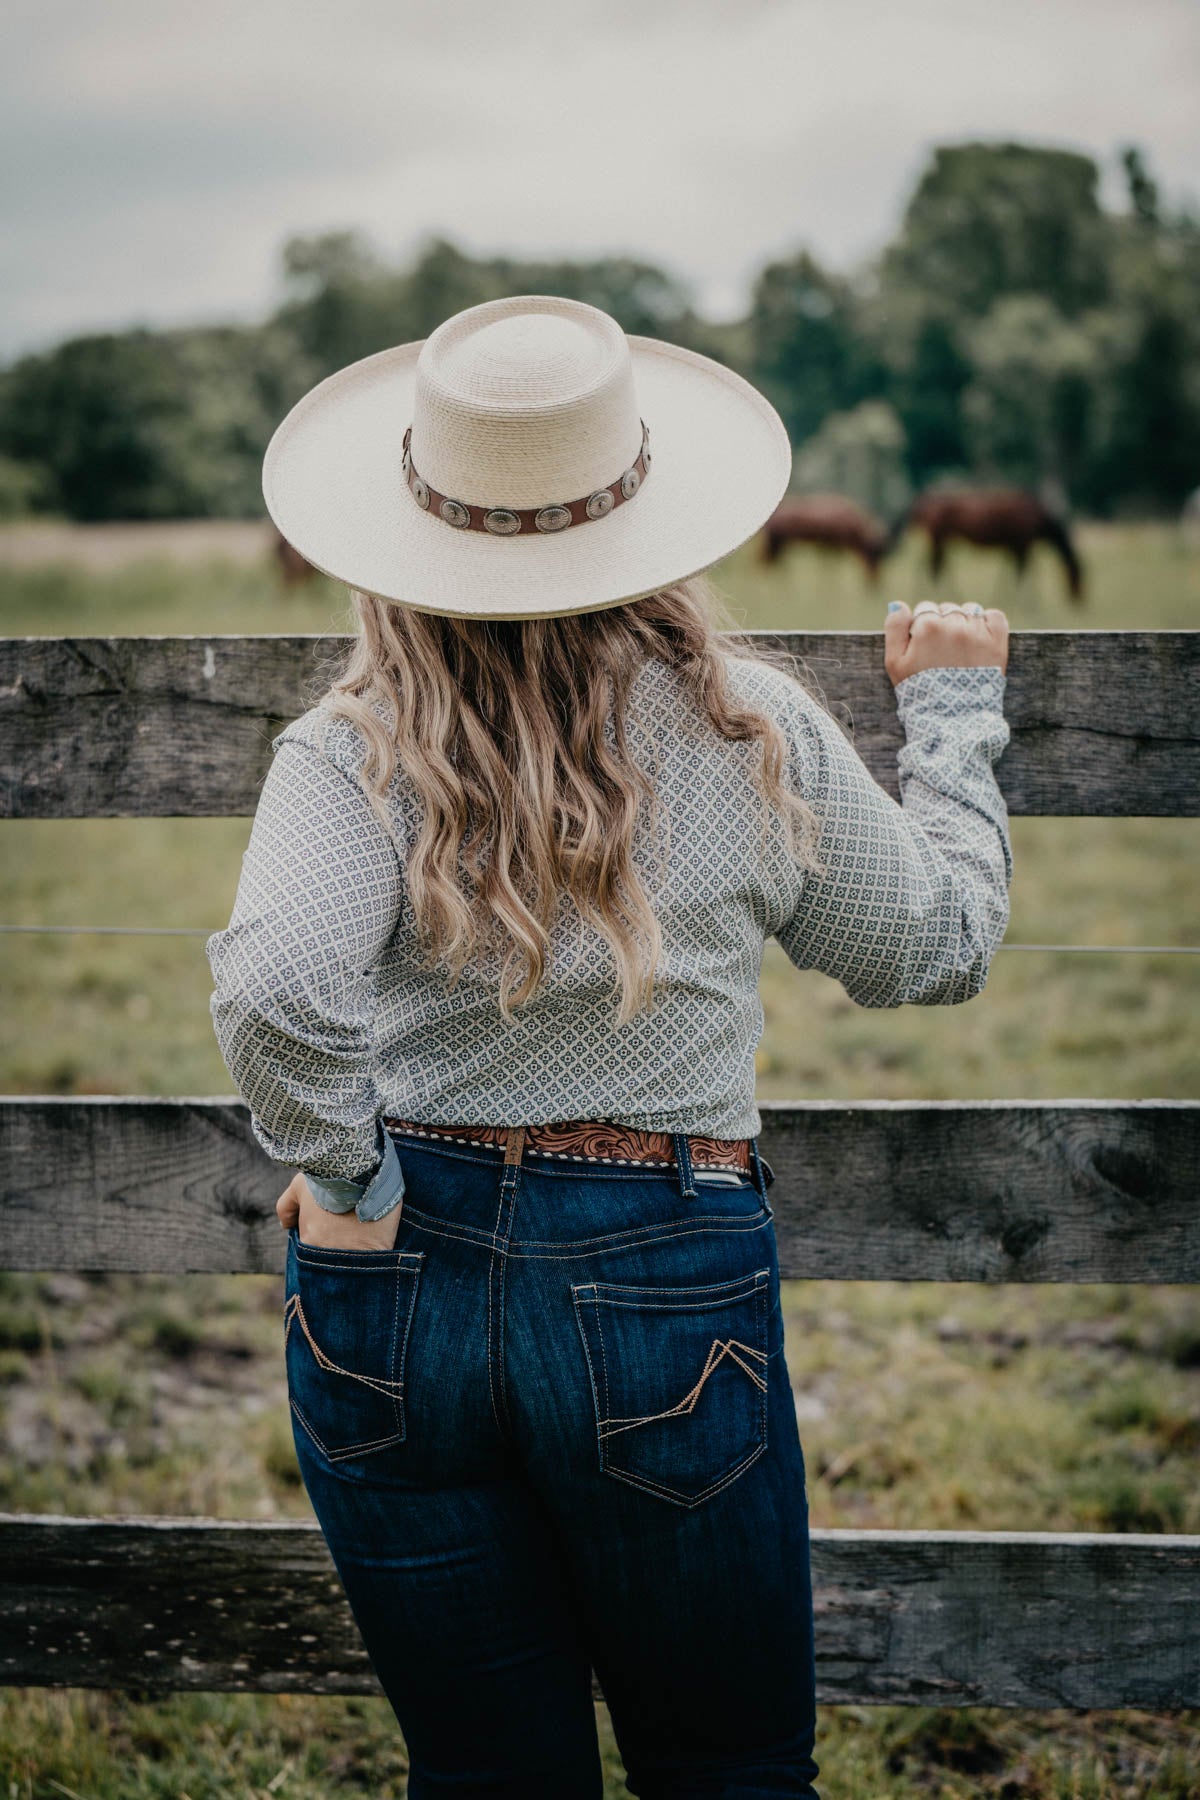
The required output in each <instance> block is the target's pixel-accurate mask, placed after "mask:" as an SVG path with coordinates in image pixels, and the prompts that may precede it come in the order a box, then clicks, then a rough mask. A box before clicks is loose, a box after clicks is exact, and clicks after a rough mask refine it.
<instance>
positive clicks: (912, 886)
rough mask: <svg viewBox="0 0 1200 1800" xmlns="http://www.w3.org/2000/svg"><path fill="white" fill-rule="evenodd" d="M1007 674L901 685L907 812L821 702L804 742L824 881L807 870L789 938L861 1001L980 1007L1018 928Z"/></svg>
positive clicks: (806, 716)
mask: <svg viewBox="0 0 1200 1800" xmlns="http://www.w3.org/2000/svg"><path fill="white" fill-rule="evenodd" d="M1005 682H1006V676H1005V672H1004V670H1003V669H1001V668H999V667H996V666H992V667H986V668H946V667H939V668H932V669H921V670H918V672H917V673H916V674H915V675H909V676H908V677H907V678H906V679H905V680H903V681H901V682H900V683H899V684H898V685H897V687H896V690H895V692H896V706H897V711H898V713H899V717H900V721H901V724H902V725H903V727H904V732H905V739H906V741H905V743H904V745H903V747H902V748H901V750H900V753H899V760H898V773H899V781H900V792H901V802H902V803H901V804H897V802H896V801H895V800H893V799H892V797H891V795H890V794H888V793H887V792H886V791H885V790H884V789H883V788H882V787H880V785H879V784H878V782H877V781H875V779H874V778H873V777H872V775H871V774H870V772H869V770H868V769H867V767H866V765H865V764H864V763H863V761H862V759H861V757H860V756H859V754H858V752H857V750H855V749H854V747H853V745H852V744H851V743H850V742H849V740H848V739H847V738H846V736H845V734H844V733H843V732H842V731H841V729H840V727H839V726H838V724H837V722H836V720H834V719H832V718H831V717H830V715H829V714H828V713H826V712H825V711H824V709H823V708H822V707H820V706H819V705H818V704H817V703H816V702H815V701H812V700H811V699H808V700H806V704H805V706H804V709H803V717H802V719H801V721H800V728H799V731H798V732H797V734H796V737H797V743H796V748H797V754H798V757H799V764H800V770H799V773H800V792H801V793H803V794H804V796H805V797H806V798H807V799H808V800H810V801H811V803H812V805H813V806H814V808H815V810H816V812H817V813H818V814H819V815H820V817H821V820H822V827H821V836H820V844H819V850H818V855H819V857H820V860H821V862H822V864H823V865H824V874H822V875H816V874H813V873H811V872H808V871H799V872H798V874H799V882H798V891H797V892H796V894H795V896H794V904H793V905H792V906H791V908H790V911H789V913H788V916H787V917H786V919H785V922H784V924H783V925H782V926H781V928H780V929H779V930H778V931H777V932H776V934H775V935H776V936H777V937H778V939H779V942H780V943H781V944H782V945H783V948H784V949H785V950H786V952H787V954H788V956H789V957H790V958H791V960H792V961H793V962H794V963H795V964H796V966H797V968H801V969H820V970H821V971H822V972H823V973H825V974H827V975H831V976H833V977H834V978H835V979H836V980H837V981H839V982H840V983H841V984H842V986H843V987H844V988H845V990H846V992H847V994H849V996H850V998H851V999H852V1000H853V1001H855V1003H856V1004H857V1005H859V1006H872V1007H874V1006H902V1005H904V1004H905V1003H912V1004H915V1005H918V1006H953V1005H956V1004H958V1003H959V1002H961V1001H964V1000H970V999H972V998H973V997H974V996H975V995H976V994H978V993H980V992H981V991H982V989H983V987H984V985H985V983H986V981H987V975H988V968H989V965H990V963H991V960H992V957H993V955H994V954H995V951H996V949H997V947H998V946H999V944H1000V942H1001V939H1002V938H1003V936H1004V933H1005V931H1006V929H1007V927H1008V918H1009V898H1008V890H1009V886H1010V883H1011V881H1012V849H1011V845H1010V842H1009V835H1008V813H1007V808H1006V806H1005V803H1004V796H1003V795H1002V794H1001V792H1000V788H999V786H998V784H997V781H996V777H995V772H994V768H993V765H994V763H995V761H996V759H997V758H998V757H999V755H1000V754H1001V752H1002V751H1003V750H1004V748H1005V746H1006V744H1007V743H1008V741H1009V735H1010V733H1009V727H1008V724H1007V722H1006V720H1005V718H1004V714H1003V698H1004V688H1005Z"/></svg>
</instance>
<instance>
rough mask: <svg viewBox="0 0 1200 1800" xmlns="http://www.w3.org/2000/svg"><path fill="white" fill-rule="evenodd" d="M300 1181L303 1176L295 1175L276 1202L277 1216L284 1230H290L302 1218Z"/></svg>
mask: <svg viewBox="0 0 1200 1800" xmlns="http://www.w3.org/2000/svg"><path fill="white" fill-rule="evenodd" d="M300 1181H301V1177H300V1176H299V1175H294V1176H293V1177H292V1179H291V1181H290V1182H289V1183H288V1185H287V1187H285V1188H284V1190H283V1192H282V1194H280V1196H279V1198H278V1200H277V1201H276V1202H275V1216H276V1218H277V1219H278V1220H279V1224H280V1227H281V1228H282V1230H284V1231H290V1230H291V1228H292V1226H293V1225H296V1224H298V1223H299V1220H300Z"/></svg>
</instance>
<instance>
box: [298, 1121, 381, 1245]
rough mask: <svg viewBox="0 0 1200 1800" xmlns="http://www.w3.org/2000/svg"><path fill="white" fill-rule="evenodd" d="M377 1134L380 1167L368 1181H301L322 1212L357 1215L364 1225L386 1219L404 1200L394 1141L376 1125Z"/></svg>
mask: <svg viewBox="0 0 1200 1800" xmlns="http://www.w3.org/2000/svg"><path fill="white" fill-rule="evenodd" d="M377 1130H378V1134H379V1152H380V1162H379V1167H378V1168H377V1169H376V1170H375V1172H374V1174H373V1175H371V1176H370V1178H369V1179H368V1180H367V1181H346V1180H341V1179H339V1178H337V1177H335V1176H328V1175H309V1174H308V1173H307V1172H305V1175H304V1179H305V1181H307V1183H308V1185H309V1188H310V1189H311V1191H312V1196H313V1199H314V1200H315V1201H316V1203H317V1205H318V1206H319V1207H321V1208H322V1210H323V1211H324V1212H331V1213H348V1212H353V1213H357V1214H358V1217H359V1218H360V1219H361V1220H362V1222H363V1224H364V1225H369V1224H373V1223H374V1222H375V1221H376V1220H377V1219H382V1218H385V1217H386V1216H387V1214H388V1213H390V1212H391V1211H392V1210H393V1209H394V1208H395V1207H397V1206H399V1204H400V1202H401V1200H402V1199H403V1198H404V1171H403V1170H402V1169H401V1167H400V1158H399V1156H398V1154H397V1152H396V1144H395V1140H394V1139H393V1138H392V1136H391V1134H390V1133H389V1132H387V1131H385V1130H384V1128H383V1125H382V1124H378V1125H377Z"/></svg>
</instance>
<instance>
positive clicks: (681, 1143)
mask: <svg viewBox="0 0 1200 1800" xmlns="http://www.w3.org/2000/svg"><path fill="white" fill-rule="evenodd" d="M672 1141H673V1143H674V1145H675V1168H676V1171H677V1172H678V1175H679V1192H680V1193H681V1195H682V1196H683V1198H684V1199H685V1200H694V1199H695V1198H696V1175H695V1171H694V1170H693V1168H692V1148H691V1145H690V1144H689V1143H688V1140H687V1133H686V1132H683V1131H676V1132H673V1133H672Z"/></svg>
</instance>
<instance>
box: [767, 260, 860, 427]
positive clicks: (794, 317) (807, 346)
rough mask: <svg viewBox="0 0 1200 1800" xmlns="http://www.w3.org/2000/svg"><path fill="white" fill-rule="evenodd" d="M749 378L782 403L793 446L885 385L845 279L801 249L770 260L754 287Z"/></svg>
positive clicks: (778, 405)
mask: <svg viewBox="0 0 1200 1800" xmlns="http://www.w3.org/2000/svg"><path fill="white" fill-rule="evenodd" d="M749 338H750V369H749V373H750V376H751V378H752V379H753V380H754V381H755V382H757V383H758V385H759V386H760V387H761V388H762V389H763V391H764V392H765V393H766V394H767V395H768V397H769V398H770V399H771V400H772V401H773V402H774V404H775V405H776V406H777V407H778V409H779V412H780V414H781V416H782V418H783V422H784V424H785V425H786V426H787V428H788V432H789V434H790V436H791V438H792V442H793V443H795V444H799V443H802V442H803V441H804V439H805V438H807V437H810V436H811V435H812V433H813V432H814V431H816V430H817V429H818V427H819V426H820V425H821V423H822V421H823V420H825V419H826V418H828V417H829V415H830V413H834V412H840V411H844V410H847V409H849V408H850V407H853V406H856V405H857V404H858V402H859V401H860V400H865V399H869V398H871V397H873V396H874V395H876V394H878V393H879V392H880V389H881V387H882V385H883V371H882V368H881V366H880V364H879V362H878V361H877V359H876V357H875V356H874V355H873V353H872V350H871V347H870V345H869V344H868V343H867V342H866V341H865V340H864V338H863V335H862V333H861V331H860V330H859V328H858V324H857V320H856V318H855V300H854V294H853V291H852V289H851V287H850V285H849V284H848V283H847V282H844V281H841V280H839V279H838V278H837V277H836V276H833V275H830V274H828V273H827V272H826V271H825V270H824V269H823V268H822V267H821V265H820V264H819V263H818V262H817V261H816V259H815V257H812V256H810V255H809V254H808V252H807V251H801V252H800V253H799V254H798V255H796V256H794V257H791V258H790V259H789V260H788V261H786V262H774V263H769V264H768V265H767V266H766V268H764V269H763V271H762V273H761V274H760V275H759V277H758V280H757V281H756V282H755V284H754V291H753V295H752V298H751V305H750V317H749Z"/></svg>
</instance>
